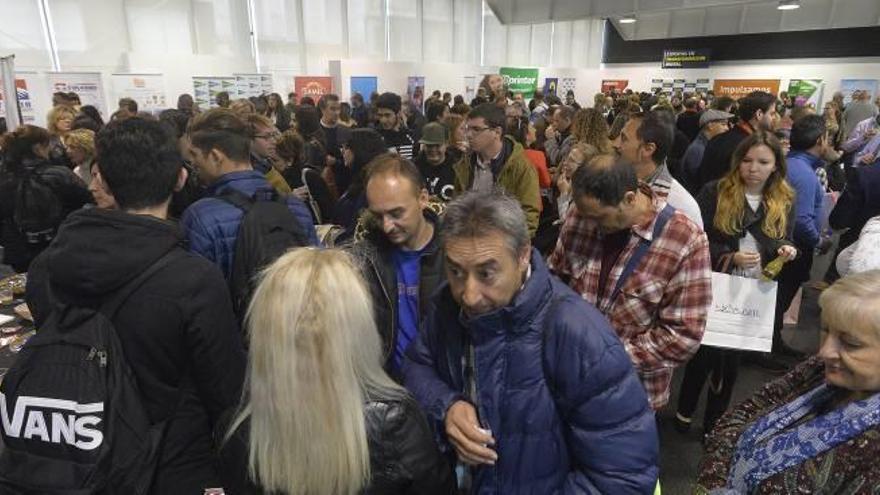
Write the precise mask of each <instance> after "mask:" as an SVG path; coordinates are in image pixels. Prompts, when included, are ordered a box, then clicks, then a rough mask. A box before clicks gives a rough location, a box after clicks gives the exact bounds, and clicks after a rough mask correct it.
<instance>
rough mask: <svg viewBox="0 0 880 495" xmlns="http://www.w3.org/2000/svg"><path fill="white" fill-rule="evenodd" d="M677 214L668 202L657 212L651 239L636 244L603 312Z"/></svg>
mask: <svg viewBox="0 0 880 495" xmlns="http://www.w3.org/2000/svg"><path fill="white" fill-rule="evenodd" d="M673 214H675V208H673V207H672V206H669V204H667V205H666V206H664V207H663V209H662V210H660V213H658V214H657V220H656V221H655V222H654V230H653V232H652V234H651V240H650V241H648V240H645V239H642V240H641V241H639V245H638V246H636V250H635V252H634V253H633V255H632V256H631V257H630V258H629V261H627V262H626V265H625V266H624V267H623V271H622V272H621V273H620V277H618V278H617V283H616V284H614V291H612V292H611V297H609V298H608V303H607V304H606V306H607V307H606V308H605V310H604V311H603V313H607V312H608V311H609V310H610V309H611V307H612V306H614V301H615V300H616V299H617V296H618V295H619V294H620V291H621V290H622V289H623V285H624V284H625V283H626V280H627V279H628V278H629V277H630V275H632V274H633V272H634V271H636V268H637V267H638V266H639V263H641V261H642V258H644V257H645V255H646V254H648V251H649V250H650V249H651V244H653V242H654V239H656V238H657V237H659V236H660V234H661V233H662V232H663V229H664V228H666V224H667V223H669V220H670V219H671V218H672V215H673Z"/></svg>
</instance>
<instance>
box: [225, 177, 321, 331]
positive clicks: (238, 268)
mask: <svg viewBox="0 0 880 495" xmlns="http://www.w3.org/2000/svg"><path fill="white" fill-rule="evenodd" d="M257 195H258V196H259V197H258V198H252V197H250V196H247V195H246V194H243V193H241V192H239V191H236V190H234V189H227V190H226V191H224V192H223V194H221V195H220V196H218V198H219V199H222V200H224V201H226V202H228V203H230V204H231V205H233V206H235V207H236V208H238V209H240V210H241V211H243V212H244V216H243V217H242V219H241V225H240V226H239V227H238V235H237V237H236V239H235V254H234V256H233V258H232V273H231V275H230V278H229V292H230V294H231V295H232V304H233V307H234V308H235V314H236V315H238V317H239V319H240V320H242V321H243V320H244V315H245V313H246V312H247V308H248V304H250V301H251V296H252V295H253V293H254V290H255V289H256V285H257V276H258V275H259V274H260V271H261V270H262V269H263V268H265V267H266V266H268V265H269V264H271V263H272V262H273V261H275V260H276V259H278V258H280V257H281V255H283V254H284V253H285V252H287V250H288V249H290V248H294V247H302V246H308V245H310V243H309V238H308V236H307V235H306V232H305V229H304V228H303V226H302V225H300V223H299V221H297V219H296V217H295V216H294V215H293V213H291V212H290V209H289V208H288V206H287V201H286V198H284V197H282V196H280V195H279V194H278V193H277V192H275V191H271V193H269V192H268V191H267V192H265V194H264V192H263V191H260V192H258V193H257Z"/></svg>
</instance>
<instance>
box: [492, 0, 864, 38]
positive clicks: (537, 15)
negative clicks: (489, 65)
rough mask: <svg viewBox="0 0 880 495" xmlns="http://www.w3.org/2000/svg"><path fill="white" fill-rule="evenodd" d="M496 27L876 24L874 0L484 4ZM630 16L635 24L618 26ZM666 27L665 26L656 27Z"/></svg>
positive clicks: (634, 29)
mask: <svg viewBox="0 0 880 495" xmlns="http://www.w3.org/2000/svg"><path fill="white" fill-rule="evenodd" d="M487 2H488V3H489V5H490V6H491V7H492V10H493V12H495V13H496V14H497V15H498V17H499V19H500V20H501V22H502V23H504V24H527V23H543V22H548V21H570V20H575V19H587V18H607V19H610V20H611V21H612V22H614V24H615V26H617V28H618V31H619V32H620V34H621V35H622V36H623V37H624V38H625V39H655V38H666V37H671V38H677V37H688V36H700V35H705V36H720V35H728V34H740V33H764V32H777V31H799V30H810V29H832V28H848V27H867V26H877V25H880V0H801V8H800V9H797V10H793V11H785V12H782V11H780V10H777V9H776V6H777V4H778V0H487ZM630 14H635V15H636V18H637V19H638V22H636V23H635V25H633V24H630V25H626V24H620V23H618V22H617V20H618V19H619V18H620V17H621V16H623V15H630ZM662 22H666V23H667V25H666V26H661V25H660V24H661V23H662Z"/></svg>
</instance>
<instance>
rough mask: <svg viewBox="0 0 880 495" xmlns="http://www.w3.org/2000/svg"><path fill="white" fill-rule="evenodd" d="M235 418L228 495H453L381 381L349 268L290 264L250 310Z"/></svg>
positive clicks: (359, 285) (303, 256) (425, 435)
mask: <svg viewBox="0 0 880 495" xmlns="http://www.w3.org/2000/svg"><path fill="white" fill-rule="evenodd" d="M247 327H248V332H249V333H248V337H249V339H250V355H249V359H248V368H247V377H246V379H245V385H244V393H243V399H242V404H241V407H240V411H239V412H238V414H237V416H236V418H235V420H234V421H233V422H232V425H231V428H230V430H229V434H228V435H227V441H226V444H225V445H224V447H223V458H224V463H225V464H226V466H225V469H224V470H225V471H226V473H227V475H228V476H229V478H230V479H228V480H226V485H225V486H224V488H226V489H227V490H228V493H233V494H239V493H273V494H275V493H277V494H287V495H313V494H340V495H342V494H344V495H353V494H358V493H368V494H380V493H381V494H384V493H389V494H390V493H412V494H416V493H419V494H441V493H451V492H452V490H453V489H454V481H453V476H452V471H451V467H450V465H449V464H447V463H446V461H445V460H444V459H443V458H441V456H440V453H439V451H438V449H437V447H436V445H435V444H434V440H433V437H432V434H431V431H430V429H429V427H428V424H427V422H426V420H425V417H424V415H423V414H422V412H421V411H420V409H419V408H418V405H417V404H416V403H415V402H414V400H413V399H412V398H411V397H410V396H409V395H408V394H407V392H406V391H405V390H404V389H403V388H402V387H401V386H399V385H398V384H396V383H395V382H394V381H393V380H391V378H389V377H388V375H386V374H385V372H384V371H383V369H382V350H381V344H380V339H379V333H378V331H377V330H376V325H375V323H374V322H373V313H372V308H371V303H370V297H369V293H368V292H367V289H366V288H365V285H364V282H363V280H362V279H361V276H360V274H359V272H358V271H357V269H356V268H355V266H354V265H353V263H352V261H351V259H350V258H349V256H348V255H347V254H346V253H344V252H342V251H339V250H333V249H328V250H319V249H316V248H303V249H296V250H293V251H290V252H288V253H287V254H285V255H284V256H282V257H281V258H279V259H278V260H277V261H276V262H275V263H273V264H272V265H270V266H269V267H268V268H267V269H266V270H265V272H264V273H263V277H262V280H261V282H260V284H259V286H258V287H257V290H256V292H255V293H254V298H253V300H252V302H251V305H250V307H249V309H248V316H247Z"/></svg>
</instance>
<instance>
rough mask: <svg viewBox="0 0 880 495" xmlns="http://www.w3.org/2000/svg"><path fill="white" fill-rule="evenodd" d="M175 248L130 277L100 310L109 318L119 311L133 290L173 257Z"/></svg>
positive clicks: (166, 264)
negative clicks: (133, 276)
mask: <svg viewBox="0 0 880 495" xmlns="http://www.w3.org/2000/svg"><path fill="white" fill-rule="evenodd" d="M176 251H177V250H176V249H171V250H170V251H168V252H167V253H165V254H163V255H162V257H161V258H159V259H158V260H157V261H156V262H155V263H153V264H152V265H150V266H149V267H148V268H147V269H146V270H144V271H142V272H141V273H140V275H138V276H137V277H135V278H134V279H132V280H131V281H130V282H128V283H126V284H125V285H124V286H123V287H122V288H121V289H119V291H118V292H117V293H116V295H114V296H113V298H111V299H110V300H109V301H107V302H105V303H104V304H103V305H102V306H101V312H102V313H104V315H105V316H106V317H107V318H108V319H110V318H113V316H114V315H115V314H116V312H117V311H119V308H120V307H122V305H123V304H124V303H125V301H127V300H128V298H129V296H131V294H132V293H134V291H136V290H137V289H138V288H139V287H140V286H141V285H143V284H144V282H146V281H147V280H148V279H149V278H150V277H152V276H153V275H154V274H156V273H157V272H158V271H159V270H161V269H163V268H165V267H166V266H168V264H169V263H171V261H172V258H174V255H175V252H176Z"/></svg>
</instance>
